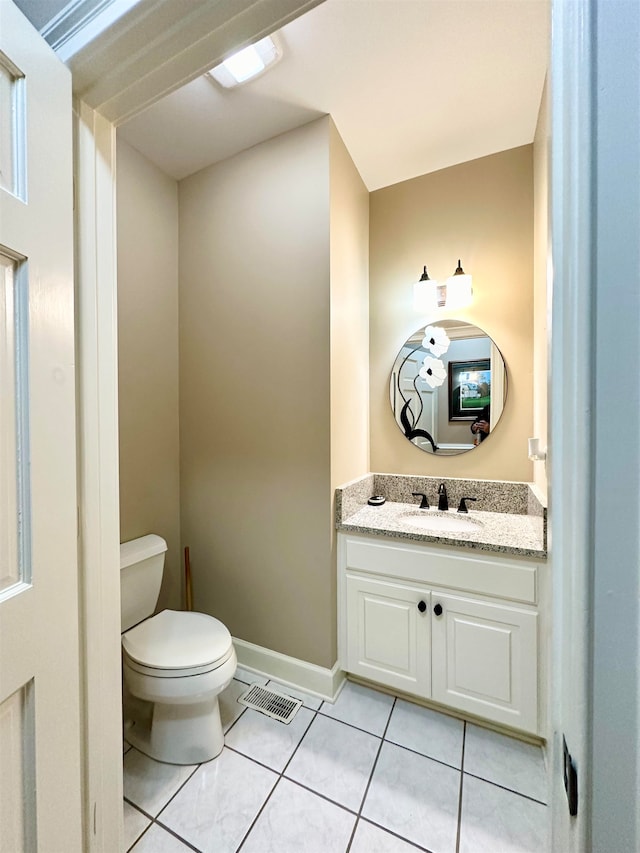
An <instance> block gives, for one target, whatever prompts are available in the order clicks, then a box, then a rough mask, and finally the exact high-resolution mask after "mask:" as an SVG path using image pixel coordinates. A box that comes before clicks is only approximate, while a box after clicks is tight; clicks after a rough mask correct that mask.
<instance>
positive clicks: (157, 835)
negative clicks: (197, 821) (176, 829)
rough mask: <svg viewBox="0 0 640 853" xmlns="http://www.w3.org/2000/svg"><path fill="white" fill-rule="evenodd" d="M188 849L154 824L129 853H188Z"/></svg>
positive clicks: (189, 849)
mask: <svg viewBox="0 0 640 853" xmlns="http://www.w3.org/2000/svg"><path fill="white" fill-rule="evenodd" d="M189 851H191V848H190V847H187V845H186V844H183V843H182V841H180V840H179V839H178V838H176V837H175V835H171V833H170V832H167V831H166V829H163V828H162V827H161V826H158V824H157V823H154V824H153V826H152V827H151V828H150V829H148V830H147V831H146V832H145V834H144V835H143V836H142V838H141V839H140V841H138V842H137V843H136V845H135V846H134V847H133V848H132V850H131V853H189Z"/></svg>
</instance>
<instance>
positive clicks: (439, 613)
mask: <svg viewBox="0 0 640 853" xmlns="http://www.w3.org/2000/svg"><path fill="white" fill-rule="evenodd" d="M433 612H434V613H435V614H436V616H442V605H441V604H436V606H435V607H434V608H433Z"/></svg>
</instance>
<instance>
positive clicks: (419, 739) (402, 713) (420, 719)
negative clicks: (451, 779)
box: [385, 699, 464, 770]
mask: <svg viewBox="0 0 640 853" xmlns="http://www.w3.org/2000/svg"><path fill="white" fill-rule="evenodd" d="M463 736H464V723H463V722H462V720H456V719H455V718H454V717H447V716H446V715H445V714H439V713H438V712H437V711H432V710H430V709H429V708H422V707H421V706H420V705H414V704H413V703H412V702H405V701H404V700H403V699H398V700H397V701H396V704H395V705H394V707H393V713H392V714H391V721H390V722H389V728H388V729H387V732H386V734H385V740H390V741H391V742H392V743H397V744H399V745H400V746H406V747H407V748H408V749H414V750H415V751H416V752H421V753H422V754H423V755H427V756H429V758H435V759H436V760H437V761H444V763H445V764H450V765H451V766H452V767H456V768H458V770H459V769H460V767H461V766H462V740H463Z"/></svg>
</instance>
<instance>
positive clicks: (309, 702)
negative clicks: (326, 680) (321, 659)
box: [267, 681, 322, 711]
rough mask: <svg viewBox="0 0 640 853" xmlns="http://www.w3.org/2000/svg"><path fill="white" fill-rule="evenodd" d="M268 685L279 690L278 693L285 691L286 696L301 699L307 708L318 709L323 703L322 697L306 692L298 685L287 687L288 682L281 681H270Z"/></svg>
mask: <svg viewBox="0 0 640 853" xmlns="http://www.w3.org/2000/svg"><path fill="white" fill-rule="evenodd" d="M267 687H271V688H273V690H277V691H278V693H284V695H285V696H292V697H293V698H294V699H301V700H302V702H303V704H304V706H305V708H311V710H312V711H317V710H318V708H319V707H320V705H322V699H320V697H319V696H313V694H311V693H306V692H305V691H304V690H298V688H297V687H287V685H286V684H281V683H280V682H279V681H270V682H269V683H268V684H267Z"/></svg>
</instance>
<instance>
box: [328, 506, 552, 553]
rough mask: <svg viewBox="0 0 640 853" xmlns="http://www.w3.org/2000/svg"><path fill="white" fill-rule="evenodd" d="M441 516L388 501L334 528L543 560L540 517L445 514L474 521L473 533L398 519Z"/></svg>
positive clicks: (500, 513) (435, 512) (512, 514)
mask: <svg viewBox="0 0 640 853" xmlns="http://www.w3.org/2000/svg"><path fill="white" fill-rule="evenodd" d="M407 513H411V514H412V515H419V514H422V513H430V514H431V515H443V513H438V511H437V510H434V509H429V510H427V509H424V510H420V509H418V508H417V507H416V505H415V504H406V503H394V502H392V501H387V502H386V503H385V504H383V505H382V506H379V507H374V506H368V505H365V506H363V507H361V508H360V509H358V510H357V511H356V512H354V513H352V514H351V515H349V516H348V517H346V518H344V519H343V520H342V521H339V522H338V523H337V525H336V527H337V529H338V530H339V531H341V532H343V533H366V534H371V535H373V536H392V537H394V538H395V539H407V540H410V541H412V542H437V543H440V544H442V545H451V546H456V547H462V548H474V549H477V550H479V551H493V552H501V553H505V554H514V555H520V556H526V557H538V558H541V559H546V556H547V554H546V549H545V541H544V540H545V536H544V527H543V519H542V517H541V516H535V515H526V514H516V513H506V512H482V511H478V510H469V513H468V515H465V514H462V513H460V514H458V513H457V512H456V510H455V509H453V510H451V509H450V510H449V512H448V513H447V515H450V516H454V517H455V516H457V517H458V518H468V519H472V520H474V521H476V522H477V523H478V527H477V528H475V529H474V530H473V531H469V532H467V531H464V532H462V531H456V532H454V533H444V532H440V531H429V532H427V531H423V530H419V529H416V528H415V527H413V526H411V525H410V524H408V523H407V521H406V520H404V519H401V516H402V515H405V514H407Z"/></svg>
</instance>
